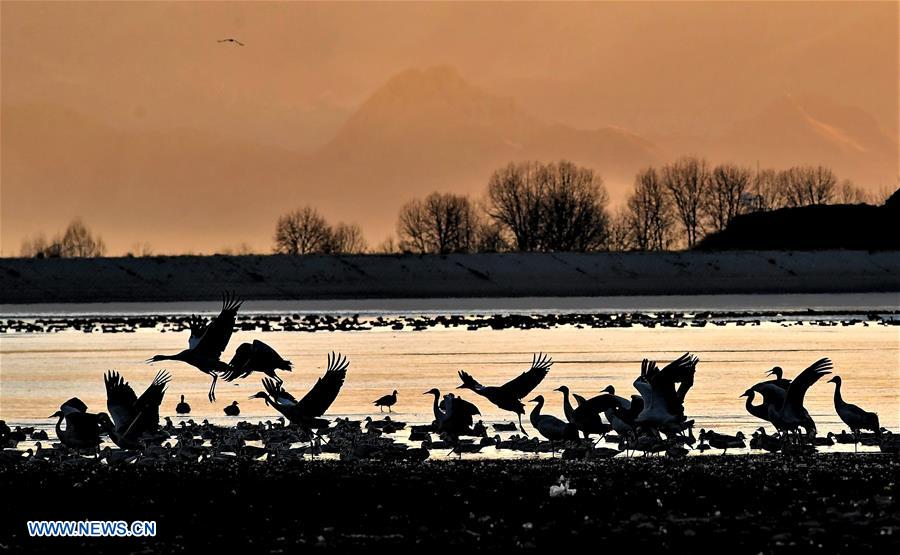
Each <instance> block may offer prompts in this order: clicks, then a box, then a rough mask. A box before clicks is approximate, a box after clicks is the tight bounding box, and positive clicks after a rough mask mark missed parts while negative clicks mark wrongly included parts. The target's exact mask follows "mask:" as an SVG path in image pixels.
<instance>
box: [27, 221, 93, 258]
mask: <svg viewBox="0 0 900 555" xmlns="http://www.w3.org/2000/svg"><path fill="white" fill-rule="evenodd" d="M105 253H106V244H105V243H104V242H103V239H102V238H101V237H100V236H99V235H97V236H95V235H94V234H93V233H91V230H90V229H88V227H87V226H86V225H84V223H83V222H82V221H81V220H80V219H75V220H72V222H71V223H70V224H69V226H68V227H66V230H65V232H63V234H62V236H60V235H57V236H56V238H54V239H53V240H52V241H49V242H48V241H47V240H46V238H45V237H44V235H43V234H39V235H37V236H35V237H34V238H33V239H30V240H26V241H25V242H24V243H23V244H22V256H32V257H39V258H44V257H62V258H94V257H99V256H103V255H104V254H105Z"/></svg>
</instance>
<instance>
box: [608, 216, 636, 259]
mask: <svg viewBox="0 0 900 555" xmlns="http://www.w3.org/2000/svg"><path fill="white" fill-rule="evenodd" d="M631 235H632V234H631V224H630V214H629V211H628V208H626V207H619V209H618V210H616V212H615V214H613V215H612V216H610V217H609V223H607V225H606V241H605V242H604V249H605V250H608V251H612V252H622V251H627V250H629V249H631V248H632V244H633V243H632V240H631Z"/></svg>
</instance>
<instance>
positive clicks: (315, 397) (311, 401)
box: [250, 353, 350, 428]
mask: <svg viewBox="0 0 900 555" xmlns="http://www.w3.org/2000/svg"><path fill="white" fill-rule="evenodd" d="M349 366H350V362H349V361H348V360H347V358H346V357H344V356H343V355H340V354H335V353H331V354H330V355H328V368H327V369H326V370H325V375H324V376H322V377H321V378H319V379H318V380H317V381H316V384H315V385H314V386H313V387H312V389H310V390H309V393H307V394H306V395H304V396H303V398H302V399H300V400H299V401H298V400H297V399H296V398H294V396H293V395H291V394H290V393H288V392H287V391H285V390H284V388H283V387H282V384H280V383H278V382H276V381H275V380H273V379H271V378H263V387H264V388H265V391H260V392H258V393H256V394H254V395H252V396H251V397H250V398H251V399H263V400H264V401H265V402H266V404H267V405H270V406H272V408H274V409H275V410H277V411H278V412H280V413H281V414H282V415H283V416H284V417H285V418H287V419H288V420H290V422H291V424H298V425H300V426H303V427H307V428H309V427H313V426H312V425H313V424H315V420H316V419H317V418H319V417H321V416H322V415H323V414H325V411H327V410H328V408H329V407H330V406H331V404H332V403H334V400H335V399H337V396H338V393H340V391H341V386H343V385H344V378H346V377H347V368H348V367H349Z"/></svg>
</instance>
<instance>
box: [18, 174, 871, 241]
mask: <svg viewBox="0 0 900 555" xmlns="http://www.w3.org/2000/svg"><path fill="white" fill-rule="evenodd" d="M873 201H874V202H879V201H878V200H877V199H873V198H871V197H870V196H869V195H868V194H867V193H866V192H865V191H863V190H862V189H860V188H858V187H856V186H854V185H853V184H852V183H851V182H850V181H848V180H839V179H838V177H837V176H836V175H835V174H834V172H832V171H831V170H830V169H829V168H826V167H824V166H796V167H792V168H788V169H785V170H774V169H762V170H758V171H753V170H752V169H751V168H749V167H746V166H741V165H738V164H731V163H725V164H718V165H712V164H710V163H709V162H707V161H706V160H705V159H703V158H698V157H683V158H680V159H678V160H676V161H674V162H672V163H669V164H665V165H662V166H658V167H656V166H650V167H647V168H644V169H642V170H641V171H639V172H638V173H637V175H636V176H635V179H634V186H633V188H632V191H631V193H630V194H629V196H628V197H627V200H626V201H625V203H624V204H623V205H622V206H620V207H619V208H618V209H617V210H615V212H612V211H611V210H610V209H609V195H608V194H607V191H606V188H605V186H604V184H603V180H602V178H601V177H600V175H599V174H598V173H597V172H595V171H594V170H593V169H591V168H587V167H583V166H579V165H577V164H574V163H572V162H570V161H567V160H561V161H559V162H550V163H541V162H520V163H510V164H507V165H506V166H504V167H502V168H499V169H497V170H496V171H495V172H494V173H493V174H492V175H491V176H490V179H489V180H488V184H487V190H486V192H485V194H484V195H483V197H482V198H480V199H478V200H473V199H472V198H470V197H469V196H466V195H459V194H453V193H440V192H434V193H431V194H429V195H427V196H425V197H421V198H415V199H412V200H410V201H409V202H407V203H406V204H405V205H403V206H402V207H401V209H400V212H399V214H398V216H397V223H396V240H395V239H394V238H393V237H391V238H389V239H388V240H386V241H385V242H384V243H382V244H381V245H379V246H377V247H375V248H374V249H370V248H369V246H368V244H367V243H366V240H365V238H364V236H363V233H362V230H361V229H360V227H359V226H358V225H357V224H353V223H344V222H339V223H337V224H331V223H329V222H328V221H327V220H326V219H325V217H324V216H322V215H321V214H320V213H319V212H318V211H317V210H316V209H315V208H313V207H311V206H306V207H303V208H299V209H297V210H293V211H291V212H289V213H287V214H284V215H282V216H281V217H279V218H278V220H277V222H276V225H275V234H274V237H273V243H274V244H273V251H274V252H276V253H280V254H290V255H303V254H358V253H364V252H381V253H397V252H409V253H435V254H451V253H470V252H566V251H568V252H595V251H628V250H639V251H652V250H669V249H676V248H692V247H694V246H695V245H696V244H697V243H698V242H699V241H700V240H702V239H703V237H705V236H706V235H707V234H710V233H715V232H718V231H721V230H723V229H725V228H726V227H727V226H728V224H729V223H730V222H731V221H732V220H733V219H734V218H735V217H737V216H739V215H741V214H745V213H748V212H755V211H767V210H776V209H779V208H785V207H799V206H808V205H815V204H832V203H839V204H854V203H860V202H873ZM105 250H106V247H105V244H104V242H103V239H102V238H100V237H99V236H96V235H94V234H93V233H92V232H91V231H90V230H89V229H88V228H87V227H86V226H85V225H84V224H83V223H82V222H81V221H80V220H74V221H73V222H72V223H71V224H70V225H69V226H68V227H67V228H66V230H65V232H63V233H62V234H58V235H57V236H55V237H54V238H53V239H52V240H49V241H48V240H47V239H46V238H45V237H44V236H43V235H38V236H36V237H34V238H32V239H29V240H26V241H25V242H24V243H23V245H22V250H21V254H22V256H26V257H90V256H103V254H104V253H105ZM133 250H134V251H135V253H136V255H137V256H149V255H151V254H152V249H151V248H150V247H149V245H147V244H143V245H138V246H136V247H135V249H133ZM228 252H229V253H236V254H251V253H252V249H251V248H250V247H249V246H247V245H245V244H244V245H241V246H239V247H238V248H237V250H229V251H228ZM129 255H134V253H129Z"/></svg>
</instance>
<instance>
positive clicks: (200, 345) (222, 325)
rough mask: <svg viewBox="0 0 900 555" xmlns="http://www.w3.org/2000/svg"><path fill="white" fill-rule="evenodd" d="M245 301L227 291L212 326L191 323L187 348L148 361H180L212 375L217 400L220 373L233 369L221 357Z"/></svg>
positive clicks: (211, 389)
mask: <svg viewBox="0 0 900 555" xmlns="http://www.w3.org/2000/svg"><path fill="white" fill-rule="evenodd" d="M242 304H243V301H241V300H238V299H237V298H235V296H234V293H232V294H230V295H229V294H227V293H226V294H225V295H223V297H222V310H221V312H219V315H218V316H216V317H215V318H213V320H212V322H210V323H209V324H208V325H203V324H202V323H197V322H196V321H194V322H192V323H191V337H190V338H189V339H188V348H187V349H185V350H183V351H181V352H180V353H176V354H174V355H154V356H152V357H150V358H149V359H147V362H149V363H153V362H160V361H163V360H179V361H181V362H185V363H187V364H190V365H191V366H193V367H194V368H196V369H198V370H200V371H201V372H203V373H204V374H207V375H209V376H211V377H212V383H211V384H210V386H209V401H210V402H213V401H215V400H216V380H217V379H218V378H219V374H221V373H225V372H228V371H229V370H230V367H229V366H228V364H226V363H225V362H223V361H222V360H220V357H221V356H222V351H224V350H225V347H226V346H227V345H228V341H229V340H230V339H231V334H232V332H233V331H234V323H235V319H236V317H237V311H238V309H240V308H241V305H242Z"/></svg>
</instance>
